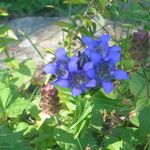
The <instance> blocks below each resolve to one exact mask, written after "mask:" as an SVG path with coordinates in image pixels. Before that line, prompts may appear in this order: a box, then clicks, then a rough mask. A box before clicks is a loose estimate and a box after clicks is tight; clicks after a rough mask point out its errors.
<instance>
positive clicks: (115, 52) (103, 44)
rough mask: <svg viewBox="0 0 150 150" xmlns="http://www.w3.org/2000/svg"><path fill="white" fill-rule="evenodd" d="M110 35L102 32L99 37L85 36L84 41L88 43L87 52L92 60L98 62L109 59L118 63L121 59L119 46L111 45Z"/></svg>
mask: <svg viewBox="0 0 150 150" xmlns="http://www.w3.org/2000/svg"><path fill="white" fill-rule="evenodd" d="M109 40H110V36H109V35H108V34H102V35H101V37H100V38H99V39H93V38H91V37H87V36H84V37H83V38H82V41H83V42H84V44H85V45H86V47H87V48H86V50H85V53H86V54H87V55H88V56H89V57H90V59H91V61H93V62H94V63H97V62H99V61H102V60H106V61H107V60H109V61H111V62H112V63H114V64H116V63H117V62H119V60H120V56H121V55H120V51H121V48H120V47H119V46H116V45H115V46H111V47H110V46H109V44H108V42H109Z"/></svg>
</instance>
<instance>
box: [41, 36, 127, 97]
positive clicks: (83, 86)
mask: <svg viewBox="0 0 150 150" xmlns="http://www.w3.org/2000/svg"><path fill="white" fill-rule="evenodd" d="M82 40H83V42H84V44H85V45H86V49H85V50H84V51H83V52H82V53H81V52H80V51H79V52H78V55H77V56H76V55H74V56H73V57H71V58H69V57H68V56H67V54H66V52H65V50H64V49H63V48H60V49H57V50H56V60H55V62H54V63H50V64H47V65H46V66H45V67H44V69H43V70H44V72H46V73H48V74H54V75H55V76H56V80H55V82H54V83H53V84H57V85H59V86H61V87H64V88H70V89H71V90H72V95H73V96H77V95H79V94H81V93H83V92H87V91H88V90H89V89H90V88H93V87H102V88H103V89H104V91H105V92H106V93H110V92H111V91H112V90H113V88H114V87H113V80H114V79H117V80H118V79H119V80H125V79H127V78H128V75H127V73H126V72H125V71H124V70H116V64H117V62H119V60H120V56H121V53H120V51H121V48H120V47H119V46H116V45H115V46H109V40H110V36H109V35H107V34H103V35H101V37H100V38H99V39H93V38H91V37H87V36H86V37H83V38H82Z"/></svg>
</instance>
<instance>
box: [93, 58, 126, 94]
mask: <svg viewBox="0 0 150 150" xmlns="http://www.w3.org/2000/svg"><path fill="white" fill-rule="evenodd" d="M95 78H96V81H97V86H102V87H103V89H104V91H105V92H106V93H110V92H111V91H112V90H113V83H112V80H113V79H119V80H125V79H128V74H127V73H126V72H125V71H124V70H116V69H115V65H114V64H112V63H111V62H110V61H105V60H104V61H102V62H99V63H97V64H96V65H95Z"/></svg>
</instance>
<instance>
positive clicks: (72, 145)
mask: <svg viewBox="0 0 150 150" xmlns="http://www.w3.org/2000/svg"><path fill="white" fill-rule="evenodd" d="M73 136H74V135H73V134H72V133H69V132H67V130H65V129H63V128H56V129H55V131H54V137H55V140H56V142H57V144H58V145H59V146H60V148H61V150H79V149H80V146H79V144H78V141H77V140H75V139H74V138H73Z"/></svg>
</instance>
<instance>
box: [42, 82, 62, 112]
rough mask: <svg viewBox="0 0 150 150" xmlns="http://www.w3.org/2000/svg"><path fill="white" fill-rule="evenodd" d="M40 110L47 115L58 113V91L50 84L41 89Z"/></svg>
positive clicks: (59, 105)
mask: <svg viewBox="0 0 150 150" xmlns="http://www.w3.org/2000/svg"><path fill="white" fill-rule="evenodd" d="M41 95H42V97H41V101H40V108H41V110H42V112H44V113H46V114H48V115H55V114H57V113H59V111H60V107H61V104H60V102H59V100H60V99H59V97H58V90H57V89H56V88H55V87H54V86H53V85H51V84H46V85H44V86H43V87H42V89H41Z"/></svg>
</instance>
